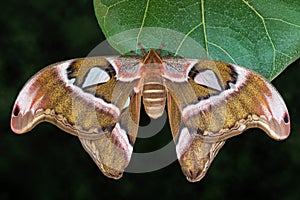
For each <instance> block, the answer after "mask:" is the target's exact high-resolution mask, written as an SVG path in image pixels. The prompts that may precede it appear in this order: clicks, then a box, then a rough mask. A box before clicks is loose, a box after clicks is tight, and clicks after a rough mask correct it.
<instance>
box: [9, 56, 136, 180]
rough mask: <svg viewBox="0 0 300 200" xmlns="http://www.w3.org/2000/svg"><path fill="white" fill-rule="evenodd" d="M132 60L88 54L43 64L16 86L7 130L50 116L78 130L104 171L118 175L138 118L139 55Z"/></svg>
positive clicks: (126, 159)
mask: <svg viewBox="0 0 300 200" xmlns="http://www.w3.org/2000/svg"><path fill="white" fill-rule="evenodd" d="M131 61H132V62H129V63H128V60H126V58H125V59H124V58H122V57H121V58H119V57H90V58H85V59H74V60H69V61H65V62H61V63H57V64H53V65H51V66H48V67H46V68H45V69H43V70H42V71H40V72H38V73H37V74H36V75H35V76H33V77H32V78H31V79H30V80H29V81H28V82H27V83H26V85H25V86H24V88H23V89H22V90H21V92H20V94H19V96H18V98H17V100H16V103H15V105H14V108H13V113H12V119H11V127H12V130H13V131H14V132H16V133H24V132H27V131H30V130H31V129H32V128H33V127H34V126H35V125H37V124H38V123H40V122H42V121H48V122H51V123H53V124H55V125H57V126H58V127H60V128H61V129H63V130H65V131H66V132H69V133H71V134H74V135H77V136H78V137H79V139H80V141H81V143H82V145H83V146H84V148H85V149H86V151H87V152H88V153H89V155H90V156H91V157H92V158H93V160H94V161H95V162H96V164H97V165H98V166H99V168H100V169H101V170H102V171H103V173H104V174H105V175H107V176H109V177H112V178H120V177H121V175H122V172H123V170H124V168H125V167H126V166H127V165H128V163H129V160H130V156H131V154H132V148H133V144H134V142H135V138H136V134H137V128H138V121H139V109H140V92H139V90H138V84H139V74H138V69H137V68H139V64H138V63H139V60H138V59H131ZM124 68H128V69H130V70H124ZM135 87H136V89H134V88H135Z"/></svg>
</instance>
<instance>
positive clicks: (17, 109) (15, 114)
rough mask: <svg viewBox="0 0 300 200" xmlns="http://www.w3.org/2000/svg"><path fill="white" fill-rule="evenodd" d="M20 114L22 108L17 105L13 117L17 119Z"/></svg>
mask: <svg viewBox="0 0 300 200" xmlns="http://www.w3.org/2000/svg"><path fill="white" fill-rule="evenodd" d="M19 113H20V107H19V105H16V107H15V109H14V111H13V115H14V116H15V117H17V116H18V115H19Z"/></svg>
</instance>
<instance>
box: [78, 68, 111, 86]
mask: <svg viewBox="0 0 300 200" xmlns="http://www.w3.org/2000/svg"><path fill="white" fill-rule="evenodd" d="M109 80H110V76H109V74H108V73H107V71H106V70H103V69H102V68H100V67H94V68H92V69H90V71H89V72H88V74H87V75H86V78H85V80H84V82H83V84H82V87H83V88H85V87H88V86H92V85H97V84H101V83H106V82H107V81H109Z"/></svg>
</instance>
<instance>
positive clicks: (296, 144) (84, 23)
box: [0, 0, 300, 200]
mask: <svg viewBox="0 0 300 200" xmlns="http://www.w3.org/2000/svg"><path fill="white" fill-rule="evenodd" d="M0 8H1V11H0V16H1V17H0V76H1V79H0V199H1V200H2V199H17V198H21V199H108V198H111V199H129V198H143V199H144V198H145V199H154V198H172V197H173V198H176V197H182V198H194V199H217V198H222V199H225V198H226V199H229V198H230V199H254V198H267V199H300V183H299V182H300V180H299V178H300V175H299V173H300V133H299V123H298V120H299V117H300V90H299V85H300V78H299V75H300V62H299V61H297V62H295V63H293V64H292V65H290V66H289V67H288V68H287V69H286V70H285V71H284V72H283V73H282V74H281V75H280V76H279V77H278V78H276V80H274V81H273V84H274V85H275V86H276V88H277V89H278V90H279V91H280V93H281V94H282V96H283V98H284V99H285V101H286V104H287V107H288V108H289V112H290V115H291V120H292V130H291V136H290V137H289V138H288V139H287V140H286V141H283V142H276V141H273V140H272V139H270V138H269V137H267V136H266V135H265V134H264V133H263V132H262V131H260V130H249V131H246V133H245V134H242V135H240V136H237V137H235V138H232V139H230V140H228V141H227V143H226V144H225V146H224V147H223V149H222V150H221V151H220V153H219V155H218V156H217V157H216V159H215V161H214V162H213V164H212V166H211V168H210V170H209V171H208V173H207V175H206V176H205V178H204V179H203V180H202V181H200V182H197V183H189V182H188V181H187V180H186V179H185V177H184V176H183V174H182V173H181V170H180V166H179V164H178V163H177V162H174V163H173V164H171V165H169V166H168V167H165V168H164V169H161V170H159V171H155V172H151V173H144V174H130V173H125V174H124V176H123V178H122V179H120V180H118V181H115V180H111V179H109V178H106V177H105V176H104V175H103V174H102V173H101V172H100V170H99V169H98V168H97V166H96V165H95V164H94V163H93V161H92V159H90V157H89V156H88V154H87V153H86V152H85V151H84V150H83V148H82V146H81V144H80V142H79V140H78V139H77V138H76V137H74V136H71V135H69V134H67V133H64V132H62V131H60V130H59V129H58V128H56V127H55V126H53V125H51V124H48V123H43V124H40V125H38V126H37V127H36V128H35V129H33V131H31V132H30V133H28V134H24V135H16V134H14V133H13V132H12V131H11V130H10V125H9V123H10V114H11V110H12V106H13V103H14V101H15V98H16V97H17V94H18V92H19V91H20V89H21V88H22V86H23V85H24V83H25V82H26V81H27V80H28V79H29V78H30V77H31V76H32V75H33V74H34V73H36V72H37V71H38V70H40V69H42V68H43V67H45V66H47V65H49V64H51V63H54V62H57V61H62V60H67V59H70V58H76V57H84V56H85V55H87V54H88V53H89V52H90V50H92V49H93V48H94V47H95V46H96V45H97V44H98V43H99V42H101V41H102V40H103V35H102V34H101V30H100V28H99V26H98V24H97V21H96V18H95V16H94V10H93V4H92V1H88V0H73V1H58V0H57V1H53V0H27V1H20V0H9V1H1V3H0ZM161 135H162V136H161ZM165 135H167V136H165ZM170 135H171V133H169V132H168V131H166V132H165V133H162V134H160V136H156V139H155V140H154V142H153V145H154V147H151V148H153V149H155V148H156V146H155V145H156V143H157V140H159V138H160V137H161V138H162V141H163V142H168V140H169V139H170V137H171V136H170ZM155 141H156V142H155ZM149 144H152V143H151V142H149V141H146V142H145V145H149ZM142 145H143V141H138V142H137V146H142Z"/></svg>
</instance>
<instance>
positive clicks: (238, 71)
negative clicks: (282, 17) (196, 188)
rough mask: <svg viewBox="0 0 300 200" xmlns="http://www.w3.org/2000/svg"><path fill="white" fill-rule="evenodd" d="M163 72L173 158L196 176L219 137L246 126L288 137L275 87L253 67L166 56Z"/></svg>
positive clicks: (218, 144) (278, 137) (219, 142)
mask: <svg viewBox="0 0 300 200" xmlns="http://www.w3.org/2000/svg"><path fill="white" fill-rule="evenodd" d="M165 63H166V64H165V69H164V77H165V83H166V87H167V88H168V113H169V120H170V126H171V130H172V134H173V137H174V140H175V143H176V150H177V156H178V159H179V162H180V164H181V166H182V169H183V171H184V173H185V174H186V176H187V178H188V179H189V180H190V181H198V180H200V179H201V178H202V177H203V176H204V174H205V173H206V170H207V168H208V166H209V165H210V163H211V162H212V159H213V158H214V157H215V155H216V153H217V152H218V151H219V149H220V148H221V147H222V145H223V144H224V142H225V140H226V139H228V138H230V137H233V136H235V135H238V134H241V133H242V132H243V131H245V130H246V129H248V128H253V127H258V128H261V129H263V130H264V131H265V132H266V133H267V134H268V135H269V136H270V137H272V138H273V139H276V140H282V139H285V138H286V137H288V135H289V130H290V122H289V115H288V111H287V108H286V106H285V104H284V101H283V100H282V98H281V96H280V95H279V93H278V92H277V91H276V89H275V88H274V87H273V86H272V85H271V84H270V83H268V82H267V81H266V80H265V79H264V78H263V77H261V76H260V75H258V74H256V73H255V72H253V71H251V70H248V69H245V68H242V67H239V66H236V65H231V64H227V63H222V62H216V61H211V60H186V59H168V60H166V62H165Z"/></svg>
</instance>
